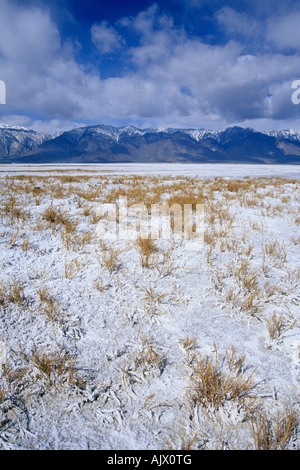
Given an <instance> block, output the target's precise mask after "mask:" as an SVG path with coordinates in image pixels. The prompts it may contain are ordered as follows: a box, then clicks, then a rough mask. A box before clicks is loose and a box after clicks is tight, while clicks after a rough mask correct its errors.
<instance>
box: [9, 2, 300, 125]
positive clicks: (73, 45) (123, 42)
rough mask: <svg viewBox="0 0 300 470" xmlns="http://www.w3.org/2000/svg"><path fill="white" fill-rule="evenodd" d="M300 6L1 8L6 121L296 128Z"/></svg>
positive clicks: (176, 4)
mask: <svg viewBox="0 0 300 470" xmlns="http://www.w3.org/2000/svg"><path fill="white" fill-rule="evenodd" d="M299 25H300V1H292V0H281V1H278V0H276V1H274V0H231V1H227V2H223V1H219V0H162V1H151V0H150V1H146V0H133V1H132V0H123V1H117V0H105V1H104V0H98V1H97V0H93V1H92V0H51V1H50V0H23V1H21V0H0V80H3V81H4V82H5V85H6V103H5V104H0V124H10V125H15V126H24V127H28V128H31V129H35V130H37V131H43V132H48V133H50V134H53V133H55V132H58V131H62V130H68V129H72V128H74V127H78V126H85V125H95V124H107V125H113V126H125V125H128V124H131V125H134V126H137V127H139V128H147V127H175V128H194V129H201V128H206V129H212V130H220V129H224V128H226V127H229V126H233V125H239V126H242V127H251V128H254V129H257V130H271V129H288V128H294V129H297V128H300V104H295V103H293V101H292V93H293V89H292V84H293V82H294V81H295V80H299V79H300V27H299Z"/></svg>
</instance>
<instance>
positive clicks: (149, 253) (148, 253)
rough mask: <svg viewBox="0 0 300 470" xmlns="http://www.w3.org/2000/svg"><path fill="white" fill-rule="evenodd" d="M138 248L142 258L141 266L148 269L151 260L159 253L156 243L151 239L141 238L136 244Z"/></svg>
mask: <svg viewBox="0 0 300 470" xmlns="http://www.w3.org/2000/svg"><path fill="white" fill-rule="evenodd" d="M135 245H136V248H137V249H138V251H139V253H140V256H141V264H142V267H143V268H148V267H149V265H150V260H151V258H152V257H153V255H154V253H156V252H157V246H156V243H155V242H154V241H153V240H152V239H151V238H150V237H148V238H141V237H139V238H138V239H137V240H136V242H135Z"/></svg>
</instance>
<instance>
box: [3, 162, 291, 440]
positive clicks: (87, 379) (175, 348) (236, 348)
mask: <svg viewBox="0 0 300 470" xmlns="http://www.w3.org/2000/svg"><path fill="white" fill-rule="evenodd" d="M78 169H81V170H83V171H81V172H78V171H76V170H78ZM62 170H63V171H62ZM66 170H67V171H66ZM91 170H93V171H91ZM135 175H137V176H135ZM299 175H300V167H297V166H264V165H262V166H257V165H243V166H237V165H203V166H200V165H176V166H174V167H173V166H170V165H159V166H152V165H110V166H109V168H108V167H107V166H105V165H93V166H92V165H90V166H84V167H78V166H66V165H64V166H55V167H54V166H49V165H48V166H43V167H37V166H30V167H27V168H24V167H19V166H15V165H10V166H9V167H5V166H4V165H2V166H1V168H0V197H1V212H0V268H1V273H0V361H1V363H2V371H1V376H0V420H1V426H0V448H2V449H254V448H258V447H259V445H262V444H261V442H262V441H263V440H264V439H263V437H262V435H263V431H266V430H267V434H268V437H269V442H271V444H270V445H271V446H273V448H274V447H284V448H289V449H299V448H300V440H299V434H298V433H297V429H298V427H297V425H296V422H297V420H298V419H299V416H300V408H299V380H300V375H299V370H300V369H299V367H300V323H299V320H300V307H299V305H300V256H299V246H300V234H299V227H300V205H299V202H300V201H299V195H300V192H299V190H300V182H299ZM120 194H123V195H127V196H128V201H129V202H143V203H145V204H146V203H148V204H150V203H151V202H152V201H153V202H156V201H157V199H159V200H164V201H168V198H172V201H173V202H176V201H177V202H178V203H179V204H182V203H183V202H184V203H191V202H193V203H198V202H199V203H202V204H204V213H205V223H204V242H203V244H201V243H200V244H198V245H197V244H196V246H195V244H193V242H191V241H190V240H185V239H182V240H177V241H176V240H175V241H174V240H172V239H170V240H163V239H158V240H156V241H155V246H156V251H155V252H154V253H153V254H152V255H151V256H150V258H149V260H148V261H149V263H147V262H146V263H145V262H144V263H143V262H142V261H143V259H144V258H142V256H141V253H140V251H139V249H138V247H137V244H135V243H134V242H133V241H131V240H116V241H115V242H106V243H103V242H101V241H100V240H99V237H98V236H97V226H98V223H99V218H98V216H97V210H98V208H99V205H100V204H101V203H103V202H116V198H117V196H118V195H120ZM213 370H215V371H216V375H215V376H214V375H213V373H212V371H213ZM214 380H217V386H216V389H217V390H218V393H215V392H214V391H213V388H214V385H216V383H215V382H214ZM230 385H234V386H233V387H230ZM226 387H227V388H226ZM224 388H225V389H226V390H225V392H224V395H223V396H221V392H222V390H223V389H224ZM233 389H234V390H235V393H232V391H233ZM289 419H290V420H289ZM262 423H264V424H262ZM289 425H290V428H291V432H290V433H289V432H288V429H289ZM279 429H280V430H281V431H280V432H279ZM259 430H260V431H261V433H260V434H259ZM285 432H286V436H287V438H286V439H285V436H284V433H285ZM298 432H299V430H298ZM259 438H260V439H259ZM266 441H267V438H266V437H265V442H266Z"/></svg>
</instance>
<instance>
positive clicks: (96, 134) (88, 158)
mask: <svg viewBox="0 0 300 470" xmlns="http://www.w3.org/2000/svg"><path fill="white" fill-rule="evenodd" d="M268 137H269V138H268ZM0 162H1V163H11V162H19V163H44V162H48V163H59V162H60V163H66V162H68V163H72V162H74V163H97V162H99V163H109V162H144V163H147V162H152V163H155V162H169V163H175V162H186V163H192V162H193V163H214V162H215V163H217V162H218V163H220V162H231V163H233V162H235V163H296V164H300V130H296V129H288V130H282V131H276V130H273V131H261V132H259V131H256V130H254V129H252V128H250V127H245V128H243V127H240V126H232V127H228V128H225V129H222V130H218V131H217V130H209V129H203V128H201V129H181V128H172V127H158V128H145V129H140V128H138V127H135V126H133V125H131V124H129V125H126V126H122V127H114V126H110V125H104V124H99V125H92V126H81V127H75V128H74V129H71V130H68V131H61V132H57V133H55V134H53V135H52V136H51V135H49V134H46V133H43V132H37V131H34V130H32V129H27V128H25V127H18V126H11V125H9V124H1V125H0Z"/></svg>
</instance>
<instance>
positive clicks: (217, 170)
mask: <svg viewBox="0 0 300 470" xmlns="http://www.w3.org/2000/svg"><path fill="white" fill-rule="evenodd" d="M55 168H57V169H58V170H59V171H61V170H64V169H65V170H67V171H68V172H70V171H72V170H73V171H74V172H76V171H78V170H79V171H80V172H81V173H84V172H91V171H97V172H100V173H102V172H104V173H112V174H116V173H121V174H123V173H126V174H136V175H149V174H151V175H172V176H178V175H183V176H197V177H199V178H215V177H219V176H221V177H227V178H242V177H247V176H248V177H257V176H260V177H273V176H278V177H282V178H295V179H299V178H300V165H264V164H262V165H256V164H249V165H248V164H244V165H237V164H233V163H232V164H230V163H224V164H221V163H220V164H212V163H204V164H196V163H195V164H193V163H189V164H181V163H176V164H173V163H171V164H170V163H157V164H156V163H155V164H153V163H150V164H149V163H123V164H120V163H112V164H107V163H105V164H96V163H95V164H86V165H80V164H78V165H72V164H64V165H56V164H49V165H46V164H44V165H43V164H41V165H34V164H32V165H30V164H26V165H19V164H12V165H3V164H2V165H1V164H0V174H1V173H4V174H11V173H20V172H21V173H31V174H32V173H36V172H37V173H39V172H40V171H47V170H51V171H54V170H55Z"/></svg>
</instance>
